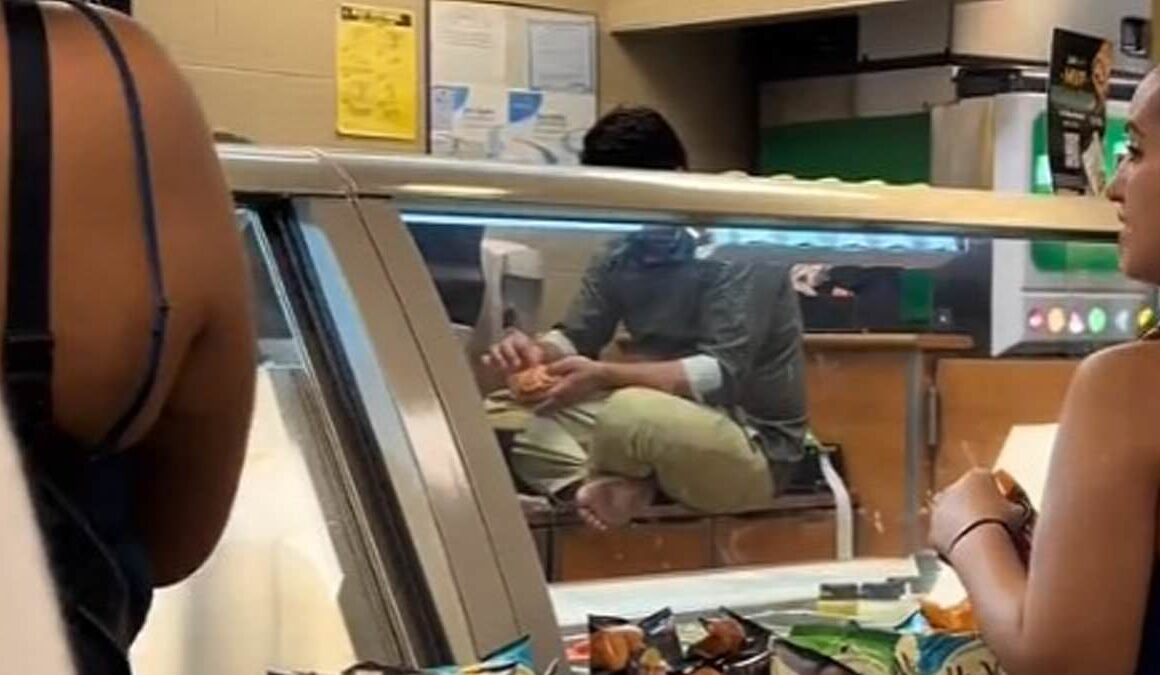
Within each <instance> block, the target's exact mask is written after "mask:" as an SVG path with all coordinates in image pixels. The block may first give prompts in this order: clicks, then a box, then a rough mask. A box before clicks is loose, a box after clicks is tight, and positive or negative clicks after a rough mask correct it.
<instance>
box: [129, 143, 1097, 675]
mask: <svg viewBox="0 0 1160 675" xmlns="http://www.w3.org/2000/svg"><path fill="white" fill-rule="evenodd" d="M221 155H222V161H223V164H224V166H225V169H226V172H227V176H228V179H229V181H230V184H231V186H232V189H233V191H234V193H235V195H236V203H237V222H238V227H239V229H240V231H241V232H242V234H243V236H244V239H245V243H246V246H247V249H248V251H249V254H250V262H251V266H252V271H253V285H254V292H255V293H256V294H257V298H258V309H259V317H258V319H259V327H260V362H259V363H258V364H257V368H258V371H259V378H258V383H259V384H258V395H257V406H256V411H255V420H254V425H253V430H252V433H251V437H250V445H249V450H248V453H247V458H246V464H245V468H244V471H243V476H242V483H241V488H240V491H239V494H238V498H237V502H236V504H235V508H234V512H233V514H232V516H231V519H230V522H229V525H228V527H227V530H226V533H225V536H224V538H223V540H222V542H221V544H220V546H219V547H218V549H217V550H216V552H215V553H214V555H213V557H212V558H211V560H210V562H209V563H208V564H207V565H206V567H205V568H204V569H202V570H201V571H200V572H198V573H197V574H196V575H195V576H194V577H193V578H192V579H190V580H188V581H186V582H185V583H183V584H181V585H179V586H177V587H175V588H171V589H165V590H161V591H159V592H158V594H157V596H156V602H155V605H154V610H153V613H152V615H151V616H150V619H149V623H148V626H147V627H146V630H145V632H144V633H143V634H142V636H141V637H140V639H139V641H138V643H137V645H136V646H135V648H134V652H133V659H134V662H135V665H136V667H137V668H138V669H139V671H140V672H142V673H149V674H150V675H202V674H205V673H215V674H231V675H233V674H237V675H242V674H243V673H245V674H254V673H264V672H266V670H267V669H279V668H280V669H288V670H289V669H293V670H300V671H317V672H321V673H338V672H341V671H342V670H343V669H344V668H346V667H347V666H349V665H351V664H353V663H355V662H358V661H362V660H375V661H379V662H383V663H389V664H399V665H423V666H428V665H437V664H445V663H471V662H473V661H475V660H476V659H477V658H478V657H479V656H480V655H482V654H486V653H488V652H490V651H492V650H493V649H495V648H497V647H499V646H501V645H504V644H507V643H509V642H511V641H512V640H513V639H515V638H517V637H519V636H521V635H530V636H532V644H533V648H534V651H535V654H536V660H537V663H538V665H539V667H541V668H543V667H545V666H547V664H548V663H549V662H550V661H552V660H554V659H556V658H559V657H562V655H563V643H562V640H561V636H562V635H563V634H565V633H568V632H570V631H575V630H577V629H582V627H583V624H584V617H585V615H586V613H587V612H602V613H619V614H629V615H636V616H639V615H641V614H643V613H647V612H648V611H651V609H653V608H655V606H657V605H660V604H669V605H673V606H674V608H675V609H677V610H678V612H679V613H694V612H696V611H700V610H704V609H712V608H715V607H717V606H718V605H720V604H721V603H723V602H724V603H729V604H732V605H733V606H736V607H739V608H742V607H744V608H749V609H751V610H753V611H755V612H756V611H760V610H761V608H762V607H768V606H772V605H774V604H777V603H783V602H793V601H800V600H803V599H807V598H809V597H810V596H811V594H813V593H815V592H816V590H817V584H818V583H820V582H823V581H835V580H850V579H853V580H857V579H861V578H867V577H875V576H883V577H885V576H905V575H906V574H907V573H908V570H910V569H911V568H912V563H910V562H909V561H907V560H905V559H887V560H865V559H864V560H859V561H856V562H848V563H843V564H842V565H839V566H837V567H835V566H833V564H832V561H825V560H822V561H821V563H823V564H821V565H807V566H804V567H794V568H791V569H782V568H779V567H776V566H764V567H757V568H747V569H744V570H734V569H719V570H716V571H706V572H686V573H682V574H675V575H671V576H662V577H649V578H644V579H635V580H605V581H590V582H587V583H559V584H549V583H548V582H547V579H548V577H549V576H551V575H550V574H549V571H546V570H545V567H544V564H543V561H542V557H543V555H544V552H543V550H542V549H541V548H539V547H538V542H537V541H536V540H534V539H533V536H532V532H531V531H530V529H529V527H528V525H527V524H526V523H527V520H526V519H525V513H524V511H523V510H522V509H521V504H520V501H519V499H518V498H517V494H516V491H515V489H514V487H513V481H512V478H511V475H510V473H509V471H508V469H507V466H506V465H505V462H504V458H503V455H502V454H501V451H500V448H499V445H498V444H497V441H496V438H495V436H494V434H493V433H492V432H491V429H490V428H489V426H488V422H487V419H486V418H485V415H484V408H483V404H482V398H481V394H480V391H481V384H480V383H479V382H478V380H477V378H476V375H477V373H476V372H475V369H474V368H473V365H472V363H473V361H474V358H472V357H471V355H472V354H473V350H477V349H478V344H479V343H480V340H481V339H483V338H480V337H479V335H478V333H480V332H482V333H483V334H484V337H485V338H488V339H490V336H492V335H494V334H496V331H497V328H496V326H495V323H496V322H500V323H501V324H506V325H510V324H513V323H520V322H526V323H525V327H526V328H527V329H528V330H533V329H535V328H539V327H543V326H545V325H549V324H550V323H551V321H553V320H554V319H555V318H556V317H555V316H554V314H555V311H556V310H554V309H553V307H555V306H556V305H558V304H560V303H559V300H560V299H561V298H565V297H566V296H567V295H569V294H570V291H569V290H568V289H569V288H571V286H569V284H572V285H573V286H574V285H575V283H576V280H575V276H576V275H575V274H574V273H573V272H574V270H570V268H568V269H564V268H562V267H560V266H559V265H556V262H553V261H559V260H568V259H569V258H567V256H568V255H571V254H574V253H575V252H576V251H577V250H578V248H579V247H580V246H581V245H580V244H578V243H577V242H581V241H583V242H585V243H584V244H583V245H584V246H589V247H590V248H592V250H595V247H596V246H597V245H598V244H599V245H603V243H604V242H606V241H607V240H608V239H609V238H612V237H615V236H619V233H622V232H626V231H631V230H634V229H639V228H640V227H641V226H643V225H646V224H647V225H654V226H656V225H659V226H672V227H690V228H696V229H697V231H699V232H708V233H709V235H710V236H709V237H708V240H709V242H710V243H713V242H712V239H713V236H716V237H718V239H717V241H716V244H718V245H720V246H722V247H725V248H728V247H734V248H737V247H740V248H745V247H746V246H752V247H756V248H752V249H751V250H752V251H758V252H759V253H760V254H761V255H766V254H768V255H771V256H774V257H777V256H780V257H781V258H782V259H790V258H793V255H792V254H793V252H794V251H798V252H799V253H801V251H803V250H804V251H805V253H801V255H799V256H798V258H793V259H794V260H798V261H799V262H803V263H818V262H822V263H826V262H834V261H838V262H841V261H847V262H848V261H849V260H850V259H851V256H853V257H854V258H856V259H857V260H858V261H859V263H860V264H861V263H866V264H874V263H875V262H876V261H877V262H879V263H883V261H885V263H883V264H889V265H893V266H904V267H905V266H907V265H911V266H913V267H915V268H918V269H924V270H929V269H941V268H945V267H947V266H953V265H955V264H956V263H955V261H956V260H961V259H962V258H963V256H966V255H969V253H970V251H972V250H975V249H976V248H977V247H979V246H981V245H983V244H985V243H986V242H989V241H990V240H991V239H993V238H995V237H1004V238H1022V239H1027V240H1029V241H1039V240H1057V239H1061V238H1062V239H1070V240H1083V241H1108V240H1110V239H1111V238H1112V237H1114V231H1115V219H1114V213H1113V210H1112V209H1111V207H1110V206H1109V205H1107V204H1106V203H1103V202H1100V201H1098V200H1094V199H1085V198H1074V199H1067V200H1064V199H1056V198H1042V197H1031V196H1023V195H1003V194H997V193H990V192H983V191H954V190H939V189H928V188H897V187H894V188H892V187H883V186H872V185H869V186H868V185H848V184H842V183H836V182H805V181H789V180H786V181H772V180H765V179H754V178H746V177H722V176H701V175H695V174H679V175H678V174H672V175H670V174H664V173H649V172H625V171H615V170H596V169H546V168H542V167H535V168H529V167H520V166H505V165H495V164H487V163H462V162H455V161H445V160H436V159H430V158H422V157H390V156H377V155H364V154H354V153H325V152H318V151H306V150H279V149H263V148H248V147H246V148H243V147H236V148H235V147H226V148H223V149H222V150H221ZM427 226H430V227H436V226H460V227H465V228H482V229H483V236H482V237H477V240H478V241H480V242H481V243H479V244H478V246H480V247H481V248H480V256H479V262H478V265H479V266H480V268H483V267H485V266H486V265H485V263H486V264H487V265H494V264H496V263H495V261H496V260H499V261H502V262H503V264H502V265H501V266H500V267H501V268H502V269H501V270H500V271H499V272H495V270H490V269H489V270H481V271H478V272H477V273H475V274H474V276H473V273H472V271H471V269H470V268H471V267H472V265H473V264H475V263H472V262H471V260H472V256H470V255H469V256H467V257H465V258H457V260H460V261H461V262H462V261H463V260H466V261H467V262H465V263H463V264H462V265H459V266H458V267H457V266H456V265H451V266H450V267H439V266H438V265H434V264H431V263H430V260H429V256H430V255H436V254H437V253H438V247H437V246H436V247H434V248H429V249H424V250H421V248H423V247H421V246H419V245H417V244H416V239H419V238H420V237H414V238H413V237H412V236H411V233H412V232H415V231H416V230H417V229H418V228H423V227H427ZM489 241H492V242H493V245H492V249H491V250H490V252H488V251H487V250H485V249H487V246H488V243H487V242H489ZM495 241H499V242H500V244H494V242H495ZM473 246H474V244H473ZM431 251H436V253H431ZM425 256H428V257H427V258H425ZM489 256H491V258H489ZM829 256H837V257H835V258H833V259H831V258H830V257H829ZM489 259H490V260H492V262H491V263H487V262H486V261H487V260H489ZM457 265H458V263H457ZM564 267H567V266H566V265H565V266H564ZM791 267H792V266H791ZM559 269H564V271H562V272H561V271H559ZM429 270H431V272H429ZM440 270H442V271H440ZM448 270H451V271H448ZM464 270H466V271H464ZM554 270H556V271H554ZM557 273H558V278H557V277H556V276H553V275H556V274H557ZM441 275H443V276H441ZM509 278H515V279H516V280H517V281H518V282H519V283H516V284H514V285H507V286H505V285H504V284H505V281H506V280H508V279H509ZM448 279H450V280H452V281H455V283H451V281H448ZM471 279H475V280H476V281H477V282H478V283H479V284H482V286H483V289H482V291H481V292H479V293H476V294H474V295H472V294H471V293H470V292H468V293H467V294H466V295H463V294H462V292H461V290H457V289H462V288H466V287H469V286H470V284H469V283H466V282H465V281H464V280H468V281H470V280H471ZM456 280H457V281H456ZM541 282H542V284H541ZM937 283H938V282H937V280H936V282H935V285H936V288H934V289H933V290H929V289H928V290H929V292H928V293H926V295H925V297H927V304H928V305H930V304H931V303H935V304H937V303H938V302H939V301H938V300H937V297H939V289H938V288H937ZM496 284H499V288H498V289H497V288H496ZM539 285H543V288H542V289H538V288H536V287H537V286H539ZM529 288H530V290H529ZM505 289H508V290H510V291H511V292H510V293H509V292H508V291H507V290H505ZM511 289H514V290H511ZM521 289H522V290H521ZM449 294H455V295H456V299H457V302H456V303H452V302H450V301H449ZM508 295H511V296H512V297H513V298H514V300H509V298H508V297H507V296H508ZM463 297H474V298H475V300H474V301H473V302H474V303H475V304H474V305H472V304H471V302H468V303H467V304H466V305H465V304H463V303H461V302H459V301H460V300H462V299H463ZM496 298H499V299H498V300H496ZM497 302H498V303H500V305H501V307H500V308H499V310H497V309H496V307H494V306H493V305H495V303H497ZM453 306H454V307H455V308H456V309H454V311H452V307H453ZM464 306H472V307H474V309H472V310H468V311H467V315H466V316H462V317H449V312H450V313H458V312H461V311H463V310H462V307H464ZM513 308H514V310H515V311H514V312H513V311H509V310H512V309H513ZM928 309H930V308H929V307H928ZM928 313H929V312H928ZM937 314H938V311H937V308H935V309H934V312H933V314H932V316H933V315H937ZM484 315H488V316H489V317H490V318H488V319H487V320H486V321H484V320H483V317H484ZM477 317H479V320H475V319H476V318H477ZM453 318H454V319H455V321H452V319H453ZM473 320H475V321H473ZM453 323H455V324H460V325H459V327H458V329H457V328H456V327H455V326H453ZM927 328H929V329H932V330H933V329H943V330H948V331H953V330H954V329H955V328H956V326H955V325H954V322H953V318H952V320H951V321H950V323H947V324H945V325H941V326H938V325H936V324H931V325H930V326H928V327H927ZM807 339H808V336H807ZM912 403H914V404H916V405H918V407H919V408H918V409H919V410H920V409H921V402H920V401H915V402H912ZM916 414H917V413H916ZM916 419H917V418H916ZM917 429H918V431H917V432H916V433H921V432H922V429H921V426H919V427H917ZM921 447H922V446H921V444H918V445H916V446H915V448H914V451H915V452H919V451H920V450H919V449H920V448H921ZM907 457H908V459H906V460H904V461H906V462H913V464H912V465H909V464H908V468H907V473H906V475H907V476H908V478H907V480H906V481H905V482H904V483H900V484H899V486H898V492H899V493H901V492H902V491H905V490H908V491H911V492H914V496H913V498H911V497H907V498H906V501H907V502H908V503H911V504H918V503H919V502H920V496H919V495H920V492H919V491H920V490H921V489H922V485H923V483H922V481H921V480H920V478H919V476H920V472H921V470H922V469H921V467H922V464H921V462H922V458H921V457H920V456H918V455H914V456H910V455H908V456H907ZM863 496H864V497H865V495H863ZM824 514H826V515H824V518H829V519H833V518H835V517H836V516H835V511H834V507H833V505H832V504H831V506H830V507H829V509H828V510H825V511H824ZM905 522H909V523H911V524H912V525H913V524H914V523H916V522H917V519H916V518H915V514H911V515H910V520H907V521H905ZM630 535H631V530H630V534H629V535H626V536H630ZM915 537H917V535H915Z"/></svg>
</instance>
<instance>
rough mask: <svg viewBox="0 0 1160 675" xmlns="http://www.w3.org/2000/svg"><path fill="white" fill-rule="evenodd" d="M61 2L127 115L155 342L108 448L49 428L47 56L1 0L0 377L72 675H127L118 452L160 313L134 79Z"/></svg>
mask: <svg viewBox="0 0 1160 675" xmlns="http://www.w3.org/2000/svg"><path fill="white" fill-rule="evenodd" d="M66 1H68V2H70V4H73V6H74V7H76V8H77V9H78V10H79V11H80V12H81V13H82V14H84V15H85V16H86V17H88V19H89V20H90V21H91V22H92V23H93V25H94V26H95V28H96V30H97V31H98V32H99V33H100V34H101V36H102V38H103V39H104V40H105V44H106V46H108V48H109V53H110V54H111V56H112V59H113V61H114V62H115V64H116V66H117V70H118V72H119V75H120V79H121V83H122V87H123V89H124V92H123V93H124V94H125V98H126V100H127V102H128V106H129V109H130V121H131V127H132V129H133V139H132V142H133V146H134V152H135V154H136V155H137V176H138V183H139V191H140V192H141V200H142V212H143V214H144V215H143V219H144V226H145V233H146V238H145V240H146V249H147V254H148V256H149V268H150V276H151V285H152V291H153V296H154V301H155V303H156V306H157V311H156V314H155V318H154V325H153V335H152V338H153V341H152V344H151V346H150V353H149V362H148V367H147V370H146V373H145V376H144V378H143V381H142V383H141V384H140V386H139V387H138V388H137V390H136V391H135V393H134V397H133V399H132V402H131V404H130V406H129V408H128V409H127V410H126V411H125V413H124V414H123V415H122V416H121V417H120V418H119V419H118V420H117V422H116V423H115V424H114V425H113V427H112V429H111V430H110V432H109V433H108V435H107V438H106V440H105V441H104V442H101V443H98V444H96V445H95V446H94V445H89V444H84V443H81V442H78V441H77V440H76V439H74V438H72V437H71V436H70V435H68V434H66V433H64V432H62V431H61V430H60V429H59V428H58V427H57V425H56V424H55V420H54V414H53V372H54V362H53V353H54V343H53V334H52V305H51V300H52V297H51V295H52V294H51V288H52V269H51V263H52V255H51V253H52V252H51V239H52V236H51V235H52V224H53V217H52V182H53V181H52V160H53V134H52V126H53V124H52V79H51V69H50V63H49V61H50V50H49V45H48V37H47V31H46V26H45V20H44V15H43V14H42V12H41V7H40V6H39V5H38V4H37V2H36V1H35V0H2V2H0V5H2V12H3V16H4V23H5V30H6V32H7V37H8V57H9V71H10V75H9V101H10V114H11V115H10V116H11V130H10V133H9V137H10V146H9V147H10V154H11V156H10V166H9V203H8V211H9V245H8V261H7V263H8V275H7V284H8V286H7V293H6V297H7V308H6V316H5V317H4V320H5V324H4V332H3V340H4V355H3V362H2V364H0V376H2V378H3V385H4V393H5V398H6V403H7V406H8V409H9V412H10V417H11V419H12V424H13V427H14V431H15V433H16V436H17V438H18V440H19V442H20V443H19V445H20V448H21V455H22V457H23V459H24V465H25V470H26V473H27V476H28V479H29V480H28V482H29V491H30V495H31V497H32V501H33V504H34V506H35V510H36V516H37V520H38V522H39V524H40V527H41V531H42V534H43V536H44V540H45V544H46V549H47V553H48V559H49V562H50V566H51V568H52V573H53V577H54V579H55V581H56V586H57V593H58V599H59V602H60V608H61V613H62V616H63V617H64V619H65V623H66V626H67V628H68V632H69V640H70V644H71V646H72V648H73V652H74V658H75V661H76V663H77V665H78V668H79V671H78V672H80V673H83V675H126V674H128V673H129V664H128V659H127V652H128V648H129V645H130V643H131V642H132V640H133V637H134V636H135V635H136V634H137V632H138V631H139V630H140V628H141V626H142V624H143V622H144V618H145V615H146V613H147V611H148V607H149V604H150V601H151V597H152V581H151V574H150V570H149V562H148V557H147V555H146V551H145V548H144V546H143V544H142V542H141V538H140V536H139V535H138V532H137V530H136V526H135V523H134V518H133V506H134V505H133V484H134V478H133V470H134V462H133V459H132V457H131V456H130V454H129V453H127V452H117V450H118V449H119V448H120V446H121V440H122V439H123V437H124V433H125V430H126V429H128V427H129V426H130V424H131V423H132V422H133V420H134V419H136V417H137V416H138V414H139V413H140V410H141V408H142V407H143V406H144V403H145V401H146V400H148V398H149V394H150V392H151V390H152V388H153V383H154V380H155V379H156V374H157V370H158V367H159V363H160V358H161V350H162V347H163V344H164V336H165V326H166V312H167V303H166V300H165V290H164V286H163V284H162V283H161V279H162V277H161V266H160V256H159V253H158V246H157V233H156V217H155V213H154V210H155V209H154V204H153V195H152V186H151V184H150V181H149V165H148V157H147V155H146V152H145V143H144V133H143V125H142V123H141V112H140V102H139V100H138V97H137V92H136V87H135V85H134V84H133V81H132V74H131V73H130V72H129V70H128V67H127V63H126V61H125V58H124V55H123V53H122V52H121V50H120V46H119V45H118V44H117V41H116V39H115V37H114V35H113V33H112V31H111V30H110V29H109V27H108V26H107V25H106V24H105V22H104V20H103V18H102V17H101V16H100V15H99V14H97V13H96V12H94V11H93V10H92V9H91V8H89V7H87V6H85V5H83V4H81V3H75V2H73V0H66Z"/></svg>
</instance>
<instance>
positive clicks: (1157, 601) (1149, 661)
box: [1136, 328, 1160, 675]
mask: <svg viewBox="0 0 1160 675" xmlns="http://www.w3.org/2000/svg"><path fill="white" fill-rule="evenodd" d="M1142 339H1144V340H1149V341H1155V340H1160V328H1153V329H1151V330H1149V331H1148V332H1147V333H1146V334H1145V335H1144V337H1143V338H1142ZM1136 673H1138V675H1151V674H1152V673H1160V562H1156V563H1153V565H1152V581H1151V582H1150V585H1149V588H1148V606H1147V608H1146V610H1145V613H1144V626H1143V630H1142V631H1141V632H1140V656H1139V658H1137V659H1136Z"/></svg>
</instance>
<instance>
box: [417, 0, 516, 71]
mask: <svg viewBox="0 0 1160 675" xmlns="http://www.w3.org/2000/svg"><path fill="white" fill-rule="evenodd" d="M510 13H511V10H510V9H509V8H506V7H502V6H498V5H485V4H480V3H474V2H435V3H432V4H431V81H432V82H435V83H437V84H446V83H455V84H468V85H483V86H502V85H503V83H504V81H505V78H506V74H507V22H508V16H509V14H510Z"/></svg>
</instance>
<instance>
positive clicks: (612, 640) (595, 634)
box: [588, 609, 683, 675]
mask: <svg viewBox="0 0 1160 675" xmlns="http://www.w3.org/2000/svg"><path fill="white" fill-rule="evenodd" d="M588 636H589V641H590V644H589V652H590V656H589V671H590V672H591V675H613V674H618V675H667V673H672V672H677V671H679V670H681V668H682V666H683V659H682V658H681V643H680V640H679V639H678V638H677V624H676V619H675V617H674V616H673V612H672V610H670V609H663V610H661V611H659V612H657V613H656V614H653V615H651V616H648V617H645V618H644V619H641V620H640V621H638V622H636V623H632V622H631V621H629V620H628V619H624V618H621V617H616V616H590V617H588Z"/></svg>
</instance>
